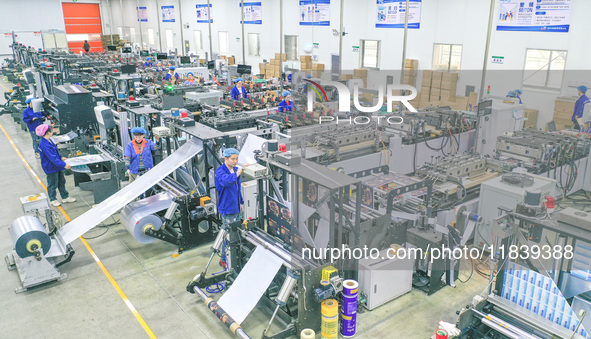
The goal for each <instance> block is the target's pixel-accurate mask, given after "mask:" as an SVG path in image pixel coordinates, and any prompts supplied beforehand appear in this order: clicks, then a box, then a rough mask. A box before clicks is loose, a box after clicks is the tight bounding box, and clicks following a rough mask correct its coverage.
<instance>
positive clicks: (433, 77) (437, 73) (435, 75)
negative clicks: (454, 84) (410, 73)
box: [431, 71, 443, 82]
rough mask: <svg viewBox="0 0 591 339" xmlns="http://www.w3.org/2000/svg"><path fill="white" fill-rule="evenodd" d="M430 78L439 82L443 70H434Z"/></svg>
mask: <svg viewBox="0 0 591 339" xmlns="http://www.w3.org/2000/svg"><path fill="white" fill-rule="evenodd" d="M431 78H432V79H433V80H439V82H441V80H442V79H443V72H438V71H435V72H433V75H432V76H431Z"/></svg>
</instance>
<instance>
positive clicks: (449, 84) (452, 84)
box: [441, 80, 458, 91]
mask: <svg viewBox="0 0 591 339" xmlns="http://www.w3.org/2000/svg"><path fill="white" fill-rule="evenodd" d="M456 87H458V82H457V81H451V80H441V89H449V90H451V89H453V90H454V91H455V90H456Z"/></svg>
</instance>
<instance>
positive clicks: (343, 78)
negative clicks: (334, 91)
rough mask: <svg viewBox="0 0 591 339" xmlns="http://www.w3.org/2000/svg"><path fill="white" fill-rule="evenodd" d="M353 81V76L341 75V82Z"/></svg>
mask: <svg viewBox="0 0 591 339" xmlns="http://www.w3.org/2000/svg"><path fill="white" fill-rule="evenodd" d="M351 79H353V74H341V80H351Z"/></svg>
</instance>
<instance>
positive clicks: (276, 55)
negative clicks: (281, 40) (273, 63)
mask: <svg viewBox="0 0 591 339" xmlns="http://www.w3.org/2000/svg"><path fill="white" fill-rule="evenodd" d="M275 59H277V60H279V59H283V61H287V54H285V53H283V58H282V57H281V53H275Z"/></svg>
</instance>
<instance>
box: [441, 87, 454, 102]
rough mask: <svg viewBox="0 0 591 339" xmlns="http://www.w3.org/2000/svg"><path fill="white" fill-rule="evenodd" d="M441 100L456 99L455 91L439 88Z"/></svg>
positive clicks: (452, 100) (451, 100)
mask: <svg viewBox="0 0 591 339" xmlns="http://www.w3.org/2000/svg"><path fill="white" fill-rule="evenodd" d="M441 100H445V101H449V102H454V101H455V100H456V91H455V90H453V91H451V90H447V89H442V90H441Z"/></svg>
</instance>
